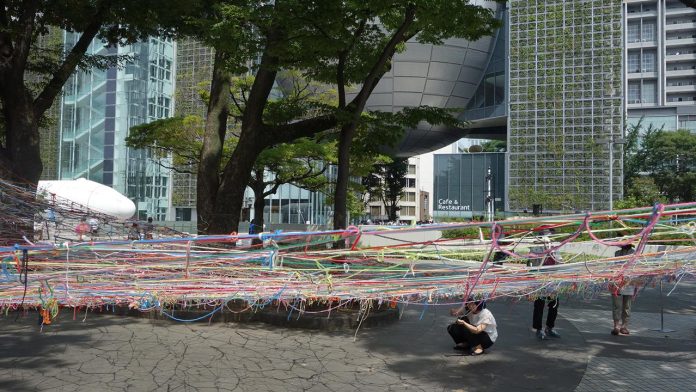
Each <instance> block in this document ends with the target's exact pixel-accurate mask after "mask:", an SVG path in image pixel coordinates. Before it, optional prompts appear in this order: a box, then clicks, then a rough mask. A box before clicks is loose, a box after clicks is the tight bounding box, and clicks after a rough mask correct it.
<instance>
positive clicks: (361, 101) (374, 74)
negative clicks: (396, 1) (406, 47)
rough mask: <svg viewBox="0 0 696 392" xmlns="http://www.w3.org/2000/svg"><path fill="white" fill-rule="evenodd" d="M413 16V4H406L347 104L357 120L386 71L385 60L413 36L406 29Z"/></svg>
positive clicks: (413, 33) (414, 13)
mask: <svg viewBox="0 0 696 392" xmlns="http://www.w3.org/2000/svg"><path fill="white" fill-rule="evenodd" d="M415 17H416V9H415V7H414V6H413V5H408V6H407V9H406V13H405V15H404V20H403V22H402V23H401V26H399V28H398V29H397V30H396V32H395V33H394V35H393V36H392V37H391V39H390V40H389V42H388V43H387V45H385V46H384V49H382V53H381V54H380V56H379V59H378V60H377V62H376V63H375V64H374V66H373V67H372V69H371V70H370V73H369V74H368V76H367V78H365V80H364V83H363V86H362V88H361V89H360V92H359V93H358V95H356V96H355V98H353V100H352V101H351V103H350V104H349V106H351V107H352V109H353V118H354V119H355V120H357V118H358V117H359V116H360V114H361V113H362V109H363V108H364V107H365V103H366V102H367V99H368V98H369V97H370V94H372V90H374V89H375V87H377V83H379V80H380V79H381V77H382V75H384V73H385V72H386V68H385V66H386V65H387V62H388V61H389V60H390V59H391V58H392V56H394V53H395V52H396V47H397V45H398V44H400V43H402V42H405V41H406V40H408V39H409V37H413V36H414V35H415V34H416V33H415V32H411V34H407V31H408V29H409V28H410V27H411V25H412V24H413V22H414V20H415Z"/></svg>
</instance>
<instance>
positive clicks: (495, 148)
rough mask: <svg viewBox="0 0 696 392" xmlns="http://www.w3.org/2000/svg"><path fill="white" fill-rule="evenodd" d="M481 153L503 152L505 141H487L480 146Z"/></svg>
mask: <svg viewBox="0 0 696 392" xmlns="http://www.w3.org/2000/svg"><path fill="white" fill-rule="evenodd" d="M481 148H482V149H483V152H505V151H507V142H506V141H505V140H489V141H487V142H485V143H483V144H482V145H481Z"/></svg>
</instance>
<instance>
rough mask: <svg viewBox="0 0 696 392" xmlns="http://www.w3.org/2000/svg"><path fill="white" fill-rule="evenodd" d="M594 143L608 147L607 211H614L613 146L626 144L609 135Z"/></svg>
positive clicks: (623, 140)
mask: <svg viewBox="0 0 696 392" xmlns="http://www.w3.org/2000/svg"><path fill="white" fill-rule="evenodd" d="M595 143H596V144H607V145H609V211H614V145H615V144H626V140H625V139H624V138H622V137H618V136H615V135H611V136H609V137H608V138H601V139H597V140H595Z"/></svg>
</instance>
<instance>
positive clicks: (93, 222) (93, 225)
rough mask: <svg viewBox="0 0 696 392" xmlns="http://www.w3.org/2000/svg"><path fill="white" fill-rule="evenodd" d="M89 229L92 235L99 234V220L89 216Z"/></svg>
mask: <svg viewBox="0 0 696 392" xmlns="http://www.w3.org/2000/svg"><path fill="white" fill-rule="evenodd" d="M89 231H90V232H91V233H92V235H97V233H98V232H99V221H98V220H97V218H95V217H91V218H89Z"/></svg>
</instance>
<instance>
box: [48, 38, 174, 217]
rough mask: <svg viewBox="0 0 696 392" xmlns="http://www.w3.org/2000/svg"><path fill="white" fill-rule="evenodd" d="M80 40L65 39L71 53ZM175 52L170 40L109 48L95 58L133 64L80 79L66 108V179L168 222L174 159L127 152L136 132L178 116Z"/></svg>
mask: <svg viewBox="0 0 696 392" xmlns="http://www.w3.org/2000/svg"><path fill="white" fill-rule="evenodd" d="M76 39H77V35H75V34H73V33H65V35H64V42H65V46H66V47H72V45H74V43H75V41H76ZM175 50H176V47H175V43H174V42H172V41H171V40H163V39H158V38H150V39H148V40H147V41H145V42H138V43H135V44H132V45H123V46H117V47H108V48H107V47H105V46H104V44H103V43H102V42H101V41H100V40H94V41H93V42H92V44H91V46H90V48H89V50H88V53H90V54H98V55H114V56H116V55H118V56H124V55H128V56H132V60H130V61H128V62H127V63H126V64H125V66H123V67H111V68H108V69H106V70H100V69H96V68H95V69H92V70H89V71H78V72H76V73H75V74H74V75H73V76H72V77H71V78H70V79H69V80H68V82H67V83H66V85H65V87H64V88H63V97H62V102H61V108H60V151H59V159H58V174H59V178H60V179H77V178H86V179H89V180H92V181H96V182H99V183H101V184H104V185H108V186H111V187H113V188H114V189H116V190H117V191H119V192H121V193H122V194H124V195H126V196H127V197H129V198H130V199H131V200H133V201H134V202H135V204H136V208H137V217H138V218H139V219H145V218H147V217H148V216H150V217H153V218H154V219H155V220H166V219H169V216H170V215H171V213H172V211H171V208H170V204H171V173H170V170H169V169H166V168H165V167H163V166H162V165H160V163H164V164H165V166H167V164H168V163H169V158H167V157H160V156H157V155H155V154H154V153H153V152H152V151H149V150H136V149H132V148H129V147H127V146H126V145H125V138H126V136H127V135H128V132H129V130H130V128H131V127H133V126H135V125H139V124H143V123H147V122H151V121H154V120H157V119H162V118H167V117H170V116H172V115H173V110H174V75H175V74H176V66H175V61H174V59H175V58H174V53H175Z"/></svg>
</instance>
